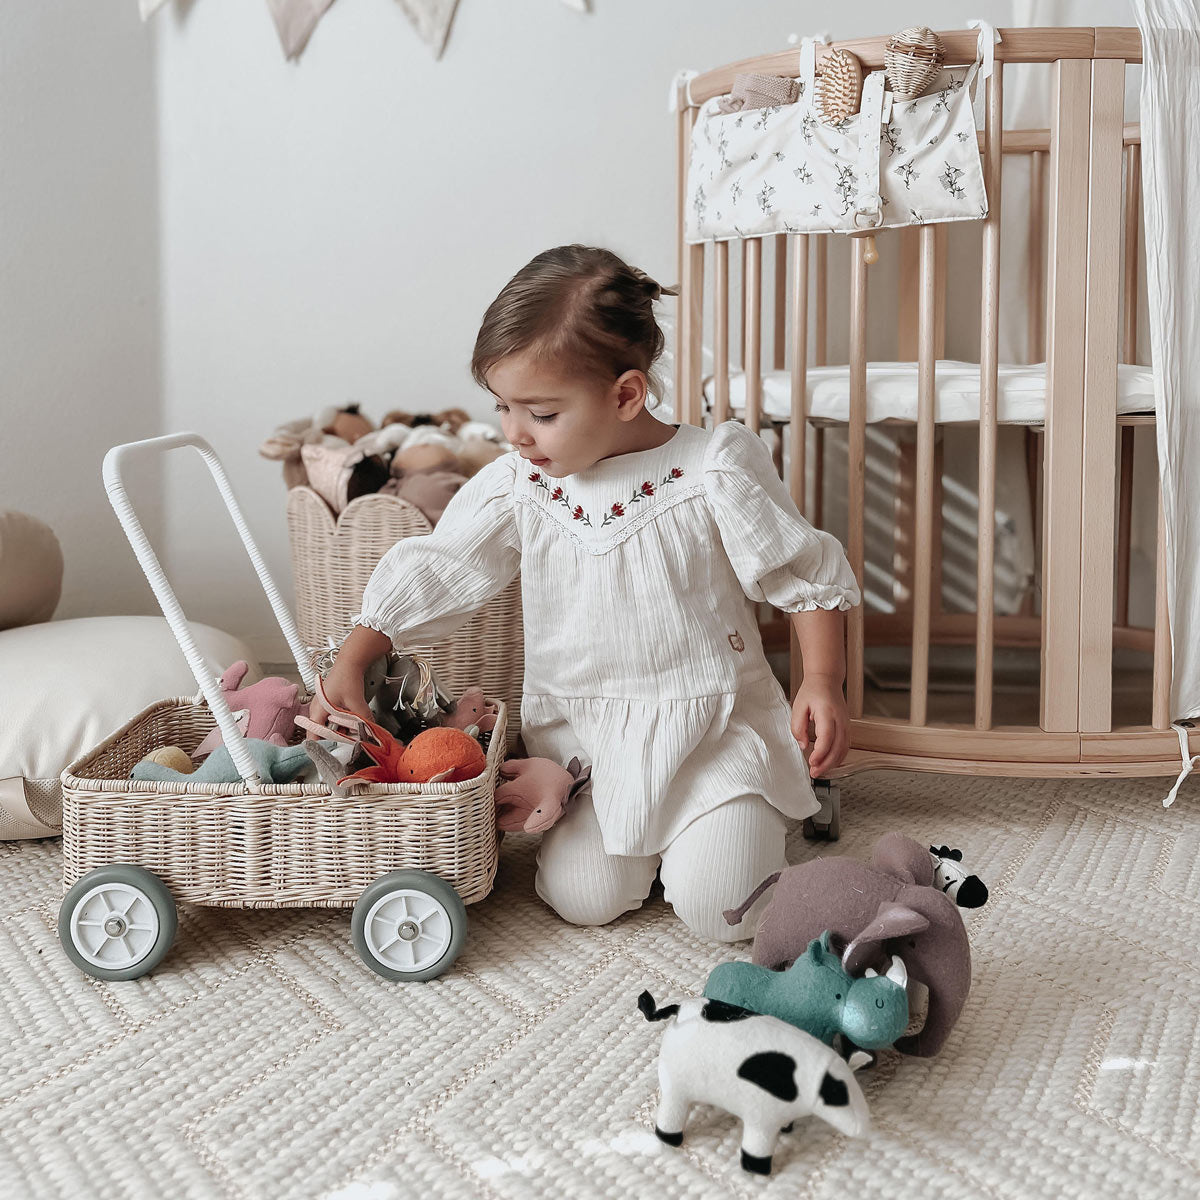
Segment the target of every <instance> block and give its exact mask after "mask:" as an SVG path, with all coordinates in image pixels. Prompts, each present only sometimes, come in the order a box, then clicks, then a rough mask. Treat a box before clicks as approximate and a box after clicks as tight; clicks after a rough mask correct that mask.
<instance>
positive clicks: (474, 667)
mask: <svg viewBox="0 0 1200 1200" xmlns="http://www.w3.org/2000/svg"><path fill="white" fill-rule="evenodd" d="M287 514H288V534H289V537H290V539H291V546H292V573H293V575H294V577H295V581H296V624H297V625H298V626H299V628H300V634H301V636H302V637H303V638H304V640H305V642H307V643H308V645H310V646H312V647H314V648H318V649H319V648H322V647H325V646H327V645H329V642H330V639H333V640H334V641H339V640H340V639H341V637H342V635H343V634H344V633H345V632H346V627H347V626H348V625H349V624H350V618H351V617H352V616H353V615H354V614H355V613H357V612H359V611H360V610H361V608H362V597H363V590H364V588H365V587H366V586H367V580H368V579H370V577H371V572H372V571H373V570H374V569H375V564H376V563H377V562H378V561H379V560H380V559H381V558H382V557H383V556H384V554H386V553H387V551H388V550H390V549H391V548H392V547H393V546H394V545H395V544H396V543H397V542H398V541H399V540H400V539H401V538H406V537H417V536H420V535H421V534H426V533H429V532H430V531H431V529H432V528H433V527H432V526H431V525H430V524H429V522H428V521H427V520H426V519H425V516H424V515H423V514H422V512H421V511H420V509H418V508H415V507H414V506H413V505H411V504H409V503H408V502H407V501H406V500H401V499H400V497H399V496H384V495H379V494H378V493H376V494H374V495H370V496H360V497H359V498H358V499H357V500H352V501H351V502H350V503H349V504H348V505H347V506H346V507H345V508H344V509H343V510H342V512H341V514H340V515H339V516H338V518H337V520H336V521H335V520H334V517H333V514H332V513H331V512H330V511H329V506H328V505H327V504H326V503H325V501H324V500H322V499H321V497H320V496H318V495H317V493H316V492H314V491H313V490H312V489H311V488H307V487H296V488H292V489H291V490H290V491H289V492H288V504H287ZM403 648H404V649H405V650H408V651H413V652H415V653H418V654H421V655H423V656H424V657H426V658H427V659H428V660H429V662H430V665H431V666H432V667H433V670H434V673H435V675H436V676H437V679H438V682H439V683H440V684H441V685H442V687H443V688H444V689H445V690H446V691H447V692H448V693H449V694H451V695H461V694H462V693H463V692H464V691H466V690H467V688H470V687H481V688H482V689H483V691H484V694H485V695H487V696H492V697H495V698H496V699H497V700H503V701H504V702H505V704H507V706H508V711H509V724H508V732H507V739H508V745H509V747H510V748H511V747H512V746H513V745H514V744H515V743H516V739H517V734H518V733H519V732H520V712H521V685H522V681H523V676H524V670H525V638H524V630H523V627H522V623H521V581H520V578H519V577H518V578H517V579H514V580H513V582H512V583H510V584H509V585H508V587H506V588H505V589H504V591H502V592H501V593H500V594H499V595H498V596H497V597H496V598H495V599H493V600H490V601H489V602H488V603H487V604H485V605H484V606H483V607H482V608H481V609H480V610H479V611H478V612H477V613H475V614H474V616H472V617H471V618H470V620H469V621H468V622H467V623H466V624H465V625H464V626H463V627H462V628H461V629H460V630H459V631H458V632H457V633H456V634H455V635H454V636H453V637H452V638H447V639H446V640H445V641H442V642H437V643H435V644H433V645H431V646H405V647H403Z"/></svg>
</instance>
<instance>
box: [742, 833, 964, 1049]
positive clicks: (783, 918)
mask: <svg viewBox="0 0 1200 1200" xmlns="http://www.w3.org/2000/svg"><path fill="white" fill-rule="evenodd" d="M933 877H934V868H933V862H932V860H931V858H930V855H929V851H928V850H927V849H926V848H925V847H924V846H922V845H921V844H920V843H918V842H915V841H913V839H912V838H909V837H905V836H904V835H903V834H901V833H887V834H884V836H883V837H881V838H880V839H879V841H878V842H876V843H875V849H874V852H873V853H872V855H871V861H870V863H869V864H868V863H863V862H859V861H858V860H857V859H853V858H840V857H839V858H817V859H813V860H812V861H811V862H807V863H801V864H799V865H797V866H794V867H787V868H786V869H785V870H783V871H778V872H776V873H775V874H774V875H771V876H769V877H768V878H767V879H765V880H763V882H762V883H760V884H759V885H758V887H757V888H755V890H754V891H753V892H752V893H751V894H750V895H749V896H748V897H747V898H746V900H745V901H744V902H743V903H742V904H741V905H740V906H739V907H737V908H735V909H730V910H729V911H728V912H726V913H725V920H726V921H728V922H729V924H731V925H736V924H737V923H738V922H739V921H741V920H742V918H743V917H744V916H745V915H746V912H747V911H748V910H749V908H750V906H751V905H752V904H753V903H754V902H755V901H756V900H757V899H758V898H759V896H761V895H762V894H763V892H765V891H766V890H767V889H768V888H769V887H772V886H774V888H775V890H774V893H773V894H772V896H771V902H770V904H768V906H767V909H766V911H765V912H764V913H763V916H762V920H761V921H760V922H759V926H758V934H757V935H756V937H755V939H754V954H753V959H754V962H756V963H758V964H760V965H762V966H767V967H771V968H772V969H774V970H780V969H782V968H784V967H787V966H788V965H789V964H791V963H793V962H794V961H795V960H796V959H797V958H799V957H800V955H802V954H803V953H804V951H805V949H806V948H807V946H808V944H809V943H810V942H811V941H812V940H813V939H814V938H819V937H820V936H821V934H822V933H823V932H824V931H825V930H831V931H832V932H833V934H834V936H835V937H836V938H838V939H840V940H841V941H842V942H844V943H845V944H846V950H845V953H844V955H843V958H842V961H843V964H844V965H845V967H846V969H847V970H848V971H849V972H850V973H851V974H858V973H860V972H862V971H863V970H864V969H865V968H866V967H867V966H868V965H881V964H882V963H884V962H886V961H888V960H889V959H890V957H891V956H892V955H899V956H900V958H902V959H903V961H904V965H905V967H906V968H907V971H908V978H909V980H910V981H915V982H917V983H921V984H924V986H925V987H926V988H927V989H928V991H929V1009H928V1014H927V1016H926V1018H925V1024H924V1027H923V1028H922V1029H921V1030H920V1032H918V1033H916V1034H913V1035H910V1036H908V1037H903V1038H901V1039H900V1040H899V1041H898V1042H896V1049H898V1050H900V1051H902V1052H903V1053H905V1054H913V1055H919V1056H922V1057H928V1056H931V1055H934V1054H936V1053H937V1052H938V1051H939V1050H940V1049H941V1048H942V1045H943V1044H944V1043H945V1041H946V1038H947V1037H948V1036H949V1033H950V1030H951V1029H953V1028H954V1023H955V1022H956V1021H957V1020H958V1015H959V1013H960V1012H961V1011H962V1007H963V1005H964V1004H965V1003H966V999H967V993H968V992H969V991H970V990H971V947H970V944H969V943H968V941H967V931H966V928H965V927H964V925H963V922H962V917H961V916H959V912H958V908H957V906H956V905H955V903H954V901H953V900H950V899H949V898H948V897H946V896H944V895H942V893H941V892H940V891H939V890H938V889H937V887H935V886H934V885H933Z"/></svg>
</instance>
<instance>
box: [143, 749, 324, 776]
mask: <svg viewBox="0 0 1200 1200" xmlns="http://www.w3.org/2000/svg"><path fill="white" fill-rule="evenodd" d="M324 744H325V746H326V748H328V747H331V746H333V742H326V743H324ZM244 745H245V747H246V749H247V750H248V751H249V752H250V757H251V758H252V759H254V765H255V766H256V767H257V768H258V776H259V778H260V779H261V780H262V781H263V782H264V783H291V781H292V780H293V779H295V778H296V776H297V775H299V774H300V773H301V772H302V771H304V770H305V769H306V768H308V767H309V766H311V764H312V759H311V758H309V756H308V752H307V750H305V748H304V743H303V742H301V743H300V744H299V745H298V746H275V745H273V744H272V743H271V742H264V741H263V740H262V738H246V739H245V741H244ZM130 777H131V778H132V779H141V780H144V781H147V782H150V783H237V782H239V781H240V780H241V778H242V777H241V775H240V774H239V773H238V769H237V767H235V766H234V764H233V759H232V758H231V757H230V754H229V747H228V746H226V745H224V744H223V743H222V744H221V745H220V746H218V747H217V748H216V749H215V750H214V751H213V752H212V753H211V754H210V755H209V756H208V757H207V758H206V759H205V760H204V761H203V762H202V763H201V764H200V765H199V766H198V767H197V768H196V769H195V771H193V772H192V773H191V774H190V775H185V774H184V773H183V772H182V771H176V770H174V769H173V768H171V767H164V766H163V765H162V764H161V763H156V762H151V761H150V760H149V759H142V761H141V762H140V763H138V764H137V766H136V767H134V768H133V770H132V771H131V772H130Z"/></svg>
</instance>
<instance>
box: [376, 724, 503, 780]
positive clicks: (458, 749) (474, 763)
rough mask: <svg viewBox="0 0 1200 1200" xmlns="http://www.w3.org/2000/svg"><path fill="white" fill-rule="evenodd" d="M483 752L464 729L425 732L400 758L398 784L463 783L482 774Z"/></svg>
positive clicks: (437, 729) (413, 741)
mask: <svg viewBox="0 0 1200 1200" xmlns="http://www.w3.org/2000/svg"><path fill="white" fill-rule="evenodd" d="M486 766H487V760H486V759H485V758H484V756H483V750H482V749H481V748H480V746H479V743H478V742H477V741H476V740H475V739H474V738H473V737H471V735H470V734H469V733H464V732H463V731H462V730H461V729H442V728H435V729H426V730H425V731H424V732H422V733H418V734H417V736H416V737H415V738H413V740H412V741H411V742H409V744H408V749H407V750H405V751H404V754H403V755H402V756H401V759H400V769H399V779H398V780H397V782H398V783H433V782H443V781H444V782H447V783H461V782H462V781H463V780H464V779H474V778H475V777H476V776H478V775H482V774H483V771H484V768H485V767H486Z"/></svg>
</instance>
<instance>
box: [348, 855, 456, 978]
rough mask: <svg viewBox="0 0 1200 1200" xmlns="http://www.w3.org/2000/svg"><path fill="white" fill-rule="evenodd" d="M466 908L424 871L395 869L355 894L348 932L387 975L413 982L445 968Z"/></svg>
mask: <svg viewBox="0 0 1200 1200" xmlns="http://www.w3.org/2000/svg"><path fill="white" fill-rule="evenodd" d="M466 932H467V913H466V909H465V908H464V906H463V902H462V900H461V898H460V897H459V895H458V893H457V892H456V891H455V890H454V888H452V887H451V886H450V885H449V884H448V883H446V882H445V881H444V880H442V879H439V878H438V877H437V876H436V875H433V874H430V873H429V872H427V871H413V870H409V871H393V872H392V873H391V874H390V875H385V876H383V878H381V879H377V880H376V881H375V882H374V883H373V884H371V885H370V887H368V888H367V889H366V890H365V891H364V892H363V894H362V895H361V896H360V897H359V899H358V903H357V904H355V906H354V912H353V914H352V915H351V918H350V935H351V938H352V939H353V941H354V946H355V949H357V950H358V952H359V954H360V955H361V957H362V959H363V961H364V962H365V963H366V964H367V966H369V967H370V968H371V970H373V971H375V972H376V973H377V974H379V975H382V976H383V977H384V978H385V979H391V980H394V981H397V982H416V981H419V980H426V979H433V978H435V977H436V976H438V975H441V974H442V972H443V971H446V970H448V969H449V967H450V965H451V964H452V963H453V962H454V960H455V959H456V958H457V957H458V953H459V951H460V950H461V949H462V946H463V942H464V940H465V938H466Z"/></svg>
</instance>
